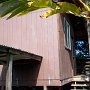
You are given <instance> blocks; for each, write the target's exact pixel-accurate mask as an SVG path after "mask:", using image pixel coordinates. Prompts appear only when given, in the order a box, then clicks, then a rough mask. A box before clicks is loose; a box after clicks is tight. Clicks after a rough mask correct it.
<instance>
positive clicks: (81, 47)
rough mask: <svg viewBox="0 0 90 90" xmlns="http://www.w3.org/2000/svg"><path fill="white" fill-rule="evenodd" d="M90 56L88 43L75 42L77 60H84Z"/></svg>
mask: <svg viewBox="0 0 90 90" xmlns="http://www.w3.org/2000/svg"><path fill="white" fill-rule="evenodd" d="M88 54H89V51H88V44H87V42H86V41H76V42H75V55H76V58H78V59H82V58H84V57H87V56H88Z"/></svg>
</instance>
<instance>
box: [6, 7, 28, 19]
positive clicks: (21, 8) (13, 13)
mask: <svg viewBox="0 0 90 90" xmlns="http://www.w3.org/2000/svg"><path fill="white" fill-rule="evenodd" d="M27 8H28V7H24V6H21V7H19V8H18V9H16V10H15V11H14V12H12V14H11V15H10V16H9V17H8V18H7V19H10V18H12V17H14V16H15V15H17V14H19V13H20V12H22V11H24V10H25V9H27Z"/></svg>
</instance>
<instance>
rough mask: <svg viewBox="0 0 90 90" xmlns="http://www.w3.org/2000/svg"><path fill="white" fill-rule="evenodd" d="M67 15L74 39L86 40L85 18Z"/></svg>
mask: <svg viewBox="0 0 90 90" xmlns="http://www.w3.org/2000/svg"><path fill="white" fill-rule="evenodd" d="M68 17H69V19H70V21H71V24H72V27H73V31H74V38H75V40H88V35H87V22H86V20H85V19H84V18H81V17H76V16H74V15H68Z"/></svg>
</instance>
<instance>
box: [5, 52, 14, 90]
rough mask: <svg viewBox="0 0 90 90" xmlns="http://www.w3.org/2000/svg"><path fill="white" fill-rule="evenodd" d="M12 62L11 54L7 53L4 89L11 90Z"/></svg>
mask: <svg viewBox="0 0 90 90" xmlns="http://www.w3.org/2000/svg"><path fill="white" fill-rule="evenodd" d="M12 64H13V55H12V54H10V53H9V54H8V60H7V72H6V90H12Z"/></svg>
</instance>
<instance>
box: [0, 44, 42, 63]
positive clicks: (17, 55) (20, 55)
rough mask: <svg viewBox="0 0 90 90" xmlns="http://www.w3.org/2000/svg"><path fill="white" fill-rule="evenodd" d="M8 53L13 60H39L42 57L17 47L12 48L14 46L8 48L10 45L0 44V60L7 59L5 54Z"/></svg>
mask: <svg viewBox="0 0 90 90" xmlns="http://www.w3.org/2000/svg"><path fill="white" fill-rule="evenodd" d="M8 53H10V54H12V55H13V60H14V61H16V60H37V61H41V60H42V57H41V56H38V55H35V54H32V53H28V52H25V51H21V50H19V49H14V48H10V47H6V46H2V45H0V61H5V62H6V61H7V55H8Z"/></svg>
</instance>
